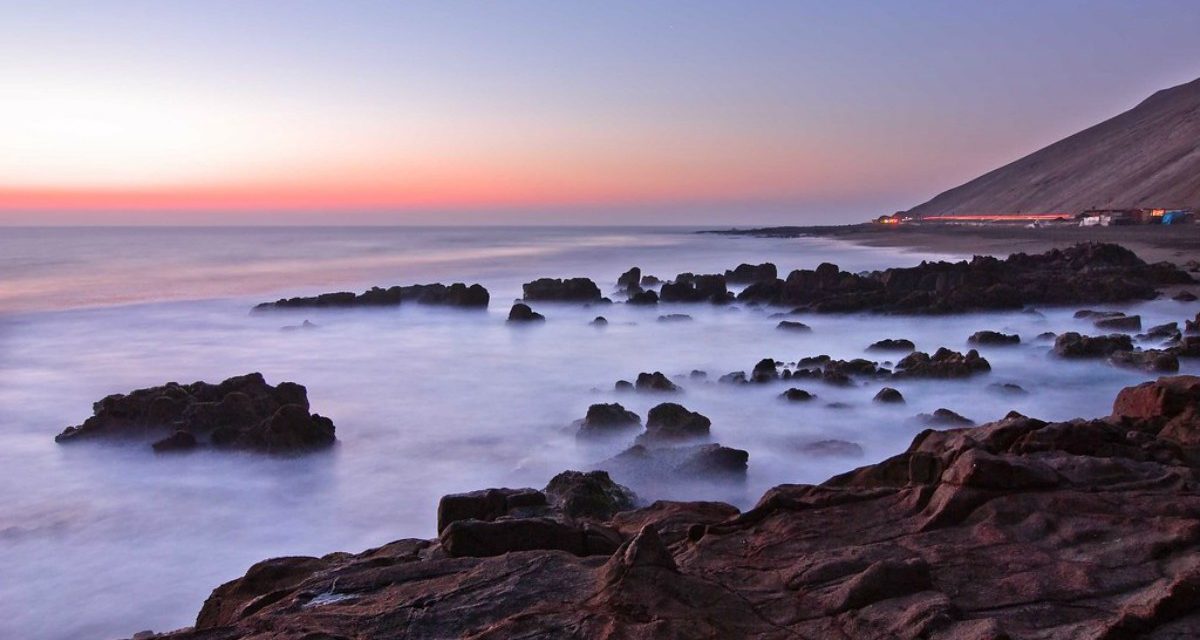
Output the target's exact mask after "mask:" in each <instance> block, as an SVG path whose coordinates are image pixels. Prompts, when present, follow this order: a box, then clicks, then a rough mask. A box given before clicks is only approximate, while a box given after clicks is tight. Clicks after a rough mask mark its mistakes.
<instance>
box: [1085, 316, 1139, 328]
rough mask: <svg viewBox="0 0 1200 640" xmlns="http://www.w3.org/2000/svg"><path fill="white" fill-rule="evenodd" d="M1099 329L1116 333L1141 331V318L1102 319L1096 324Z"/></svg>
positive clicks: (1119, 317)
mask: <svg viewBox="0 0 1200 640" xmlns="http://www.w3.org/2000/svg"><path fill="white" fill-rule="evenodd" d="M1095 325H1096V328H1097V329H1112V330H1115V331H1140V330H1141V328H1142V317H1141V316H1127V315H1121V316H1118V317H1115V318H1101V319H1099V320H1097V321H1096V322H1095Z"/></svg>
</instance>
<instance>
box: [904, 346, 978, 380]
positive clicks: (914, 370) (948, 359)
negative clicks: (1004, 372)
mask: <svg viewBox="0 0 1200 640" xmlns="http://www.w3.org/2000/svg"><path fill="white" fill-rule="evenodd" d="M991 370H992V365H991V364H989V363H988V361H987V359H985V358H983V357H982V356H980V355H979V352H978V351H975V350H974V349H971V350H970V351H968V352H967V353H966V354H962V353H959V352H957V351H951V350H950V349H947V348H945V347H942V348H941V349H938V350H937V351H936V352H935V353H934V354H933V355H932V356H930V355H929V354H927V353H925V352H923V351H914V352H913V353H911V354H909V355H907V356H905V357H904V358H903V359H902V360H900V362H897V363H896V373H895V374H893V375H894V376H895V377H897V378H967V377H970V376H973V375H976V374H980V373H987V372H988V371H991Z"/></svg>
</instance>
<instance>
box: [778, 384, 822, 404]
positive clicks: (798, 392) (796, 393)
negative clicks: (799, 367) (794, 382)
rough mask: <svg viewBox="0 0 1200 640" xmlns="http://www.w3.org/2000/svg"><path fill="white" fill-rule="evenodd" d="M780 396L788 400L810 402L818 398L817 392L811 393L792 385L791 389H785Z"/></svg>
mask: <svg viewBox="0 0 1200 640" xmlns="http://www.w3.org/2000/svg"><path fill="white" fill-rule="evenodd" d="M779 397H780V398H783V399H784V400H787V401H788V402H809V401H811V400H815V399H816V398H817V396H816V394H812V393H809V392H807V391H805V390H804V389H798V388H796V387H792V388H791V389H788V390H787V391H784V392H783V393H781V394H779Z"/></svg>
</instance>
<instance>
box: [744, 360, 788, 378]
mask: <svg viewBox="0 0 1200 640" xmlns="http://www.w3.org/2000/svg"><path fill="white" fill-rule="evenodd" d="M780 364H781V363H779V362H776V361H775V360H772V359H771V358H763V359H762V360H759V361H758V363H757V364H755V365H754V370H753V371H751V372H750V381H751V382H771V381H773V380H778V379H779V365H780Z"/></svg>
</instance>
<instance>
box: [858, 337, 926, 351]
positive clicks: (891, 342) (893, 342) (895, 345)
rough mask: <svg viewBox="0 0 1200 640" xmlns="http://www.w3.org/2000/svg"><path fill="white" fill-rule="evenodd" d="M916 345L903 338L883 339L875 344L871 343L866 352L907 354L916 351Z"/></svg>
mask: <svg viewBox="0 0 1200 640" xmlns="http://www.w3.org/2000/svg"><path fill="white" fill-rule="evenodd" d="M916 349H917V345H915V344H913V341H912V340H907V339H905V338H885V339H883V340H879V341H877V342H873V343H871V346H869V347H867V351H895V352H899V353H909V352H912V351H916Z"/></svg>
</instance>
